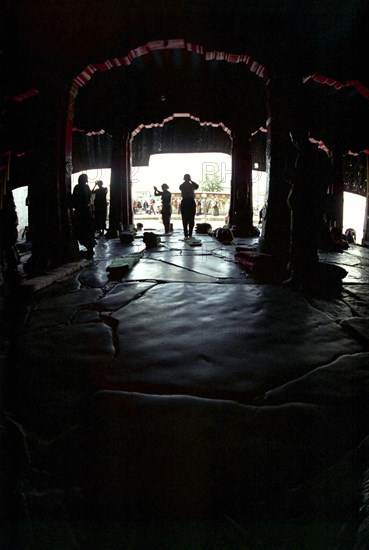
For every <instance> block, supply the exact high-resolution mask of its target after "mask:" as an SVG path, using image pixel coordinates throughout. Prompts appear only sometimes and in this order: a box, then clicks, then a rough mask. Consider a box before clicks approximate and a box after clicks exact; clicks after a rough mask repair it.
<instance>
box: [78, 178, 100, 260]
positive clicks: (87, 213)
mask: <svg viewBox="0 0 369 550" xmlns="http://www.w3.org/2000/svg"><path fill="white" fill-rule="evenodd" d="M87 180H88V177H87V174H81V175H80V176H79V178H78V183H77V185H76V186H75V188H74V189H73V194H72V207H73V209H74V224H75V230H76V236H77V239H78V241H79V242H80V243H81V245H82V246H85V247H86V248H87V253H86V257H87V258H92V257H93V255H94V246H95V245H96V241H95V227H94V225H95V222H94V217H93V214H92V208H91V189H90V188H89V186H88V183H87Z"/></svg>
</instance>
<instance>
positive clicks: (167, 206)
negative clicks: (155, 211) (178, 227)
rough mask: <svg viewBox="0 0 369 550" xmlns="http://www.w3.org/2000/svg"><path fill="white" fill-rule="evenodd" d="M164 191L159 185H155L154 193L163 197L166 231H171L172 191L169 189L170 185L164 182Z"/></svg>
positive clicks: (167, 232)
mask: <svg viewBox="0 0 369 550" xmlns="http://www.w3.org/2000/svg"><path fill="white" fill-rule="evenodd" d="M161 188H162V191H158V189H157V187H154V194H155V196H156V197H161V203H162V207H161V218H162V220H163V224H164V230H165V233H166V234H167V235H168V234H169V233H170V217H171V215H172V193H171V192H170V191H169V186H168V185H167V184H166V183H163V185H162V186H161Z"/></svg>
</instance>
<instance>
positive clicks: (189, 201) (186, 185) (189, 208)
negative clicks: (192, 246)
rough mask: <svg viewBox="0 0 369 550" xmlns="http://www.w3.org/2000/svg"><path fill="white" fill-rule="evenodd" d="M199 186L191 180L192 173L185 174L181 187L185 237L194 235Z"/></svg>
mask: <svg viewBox="0 0 369 550" xmlns="http://www.w3.org/2000/svg"><path fill="white" fill-rule="evenodd" d="M198 188H199V186H198V185H197V183H195V182H194V181H192V180H191V176H190V174H185V175H184V176H183V183H182V184H181V185H180V186H179V189H180V191H181V193H182V201H181V216H182V225H183V232H184V236H185V239H188V238H189V237H192V232H193V227H194V225H195V214H196V203H195V191H196V189H198Z"/></svg>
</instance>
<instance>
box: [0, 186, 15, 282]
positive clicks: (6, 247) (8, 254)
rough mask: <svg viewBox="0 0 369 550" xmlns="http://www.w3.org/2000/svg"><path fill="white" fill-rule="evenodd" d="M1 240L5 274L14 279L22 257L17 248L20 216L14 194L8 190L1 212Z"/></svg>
mask: <svg viewBox="0 0 369 550" xmlns="http://www.w3.org/2000/svg"><path fill="white" fill-rule="evenodd" d="M0 220H1V239H2V249H3V259H4V260H5V261H4V274H5V277H6V278H12V276H13V275H14V274H16V273H17V272H18V265H19V264H20V257H19V253H18V250H17V247H16V242H17V240H18V215H17V209H16V206H15V202H14V197H13V192H12V191H11V190H7V192H6V194H5V195H4V198H3V207H2V209H1V210H0Z"/></svg>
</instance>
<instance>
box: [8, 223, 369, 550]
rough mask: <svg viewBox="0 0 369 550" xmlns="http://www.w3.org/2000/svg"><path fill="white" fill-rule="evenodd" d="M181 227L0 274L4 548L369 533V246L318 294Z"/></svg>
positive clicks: (334, 548)
mask: <svg viewBox="0 0 369 550" xmlns="http://www.w3.org/2000/svg"><path fill="white" fill-rule="evenodd" d="M181 238H182V236H181V233H180V232H178V231H175V233H174V234H173V236H171V237H162V238H161V243H160V246H159V247H157V248H155V249H150V250H147V249H145V248H144V244H143V242H142V238H140V237H138V238H136V239H135V241H134V243H133V244H132V245H129V246H123V245H121V244H120V242H119V240H118V239H113V240H108V241H106V240H104V239H100V240H99V242H98V245H97V247H96V254H95V257H94V259H93V261H86V260H83V261H82V262H78V263H76V264H71V265H68V266H63V268H60V269H58V270H54V271H53V272H51V273H49V274H46V275H45V276H42V277H39V278H37V279H31V280H28V281H23V283H22V284H20V285H19V286H16V287H15V288H10V289H8V290H7V291H6V292H5V293H4V296H3V298H2V301H1V306H2V310H3V318H4V323H3V328H2V339H1V359H2V370H1V372H2V386H3V390H2V410H3V414H2V431H1V435H2V462H3V464H2V472H3V476H2V495H3V498H2V501H3V509H2V518H3V519H2V527H3V529H2V530H3V533H2V535H1V540H2V544H1V548H4V549H5V548H6V549H11V550H13V549H18V548H19V549H20V550H23V549H37V550H44V549H45V550H49V549H50V550H54V549H61V550H64V549H66V550H67V549H68V550H69V549H80V550H90V549H97V550H100V549H101V550H105V549H107V550H118V549H119V550H120V549H124V550H125V549H130V550H131V549H132V550H136V549H137V550H138V549H139V550H141V549H145V550H146V549H156V548H159V549H170V550H172V549H176V550H177V549H179V550H187V549H188V550H192V549H195V550H196V549H201V550H202V549H222V550H223V549H232V550H233V549H242V550H249V549H250V550H290V549H291V550H292V549H293V550H295V549H296V550H346V549H355V550H361V549H364V548H368V547H369V542H368V541H369V538H368V536H367V530H368V523H367V522H368V517H369V515H368V513H367V512H368V510H367V506H368V502H369V501H366V499H367V498H368V490H367V488H368V482H367V478H366V476H367V470H368V467H369V438H368V436H369V425H368V422H367V418H368V413H369V410H368V409H369V399H368V398H369V361H368V359H369V350H368V343H369V322H368V320H369V303H368V297H369V250H367V249H365V248H362V247H360V246H356V245H352V246H350V248H349V250H347V251H345V252H344V253H342V254H339V253H337V254H332V253H331V254H322V255H321V260H322V263H329V264H334V265H339V266H341V267H344V268H345V269H346V270H347V276H346V277H345V278H344V280H343V287H342V292H341V293H340V295H333V296H332V295H331V296H326V297H325V296H322V295H319V296H315V297H314V296H311V295H309V296H306V295H303V294H301V293H298V292H296V291H294V290H292V289H290V288H286V287H285V286H282V285H281V284H263V283H260V282H258V281H257V280H255V279H254V278H253V277H251V276H250V275H249V274H247V273H246V272H245V271H243V269H242V268H241V266H240V265H238V264H237V263H235V261H234V253H235V246H236V244H238V245H240V244H246V245H248V246H253V245H255V246H256V244H257V240H256V239H248V240H241V239H240V240H238V241H237V242H236V243H234V244H232V245H228V246H227V245H221V244H220V243H219V242H218V241H216V240H215V239H214V238H213V237H211V236H208V235H206V236H201V238H202V246H201V247H193V248H192V247H190V246H188V245H187V244H186V243H184V242H183V241H182V240H181ZM140 251H144V254H143V257H142V258H141V259H140V260H139V261H138V263H137V264H136V265H135V266H134V267H133V268H132V269H130V270H129V271H127V273H125V274H124V275H122V273H118V274H110V275H109V273H108V272H107V267H108V266H109V265H110V264H111V263H112V261H113V260H116V259H117V258H120V257H121V256H123V255H125V254H130V253H132V252H134V253H137V252H140Z"/></svg>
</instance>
